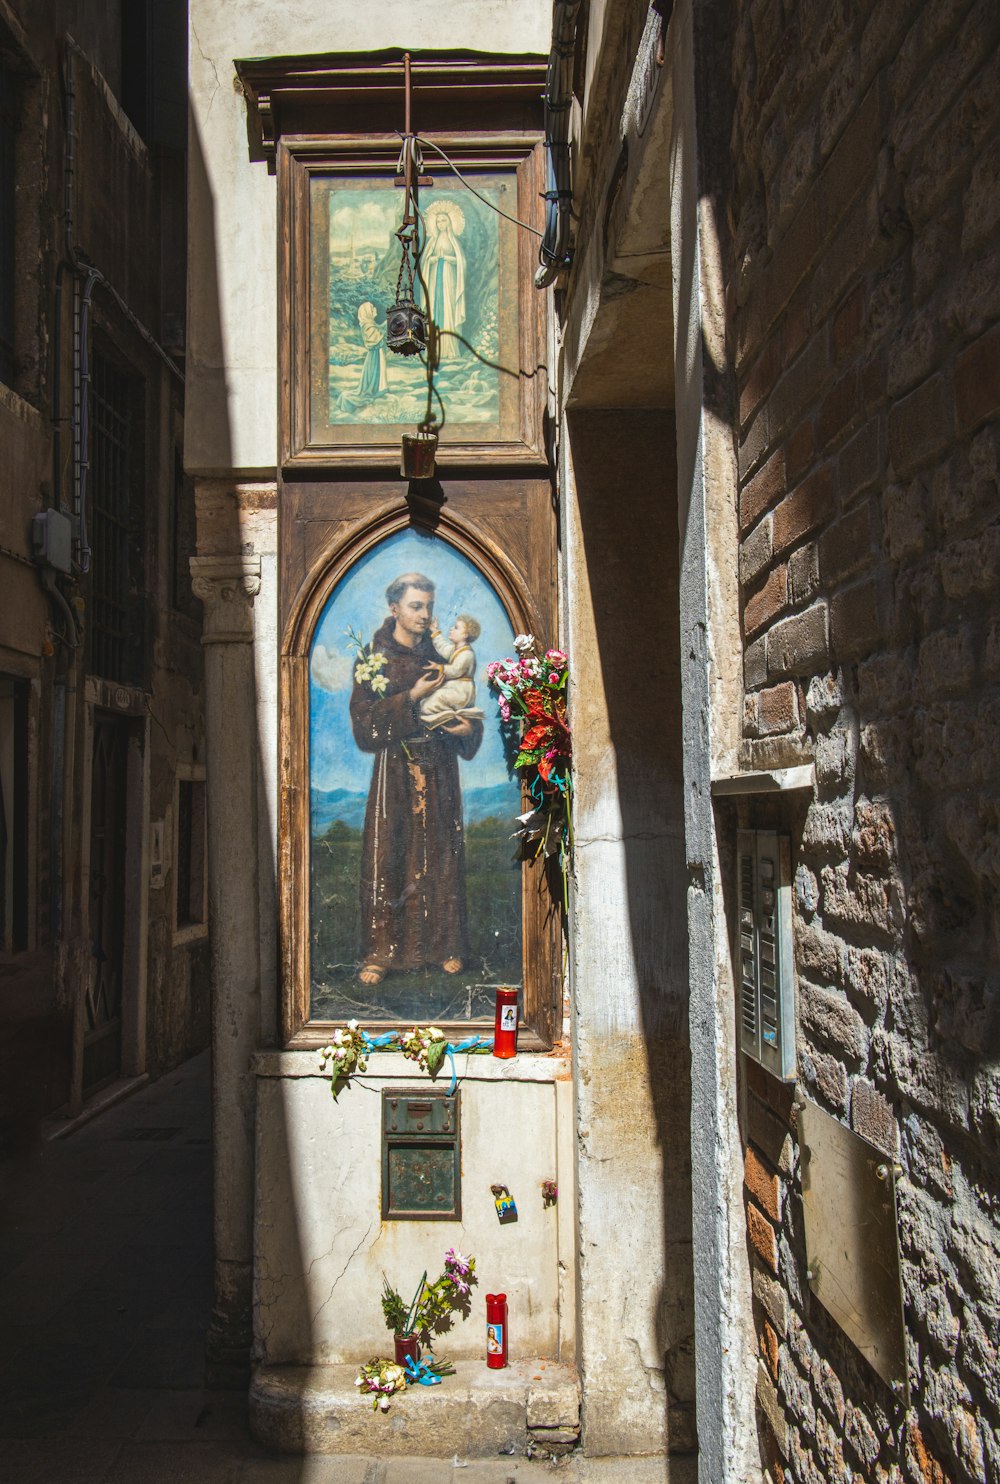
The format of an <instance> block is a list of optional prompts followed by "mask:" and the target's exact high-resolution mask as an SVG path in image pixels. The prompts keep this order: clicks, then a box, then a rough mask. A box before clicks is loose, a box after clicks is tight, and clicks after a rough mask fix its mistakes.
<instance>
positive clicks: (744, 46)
mask: <svg viewBox="0 0 1000 1484" xmlns="http://www.w3.org/2000/svg"><path fill="white" fill-rule="evenodd" d="M998 38H1000V30H998V24H997V17H996V15H995V13H992V12H991V9H990V7H983V8H980V7H977V6H975V5H972V6H967V5H958V6H954V7H947V8H928V7H925V6H920V5H884V4H883V5H874V6H863V7H861V6H835V7H832V8H829V7H828V8H822V7H814V6H809V5H785V6H767V5H755V4H749V5H744V6H741V7H740V9H739V14H738V18H737V20H736V22H735V25H734V28H733V32H732V38H731V51H730V56H731V66H730V69H729V74H730V81H731V87H732V114H731V118H732V132H731V143H730V151H731V172H732V173H731V195H730V198H729V202H728V227H729V230H730V234H731V236H730V249H729V259H728V264H727V273H726V290H727V302H728V304H729V306H730V349H731V355H732V364H733V368H734V371H735V378H736V391H737V393H738V401H737V402H736V403H735V404H734V415H733V430H734V440H735V444H736V448H737V455H738V461H739V479H738V495H737V499H738V519H739V528H740V541H739V593H740V612H741V618H742V631H743V722H742V741H741V751H740V757H741V763H742V764H743V765H744V766H749V767H759V766H762V765H763V766H773V765H782V764H784V765H787V764H790V763H796V762H799V761H803V760H810V761H814V762H815V768H816V784H815V791H814V793H813V794H812V795H811V797H809V798H808V800H805V801H803V802H802V804H801V805H799V806H797V807H796V808H795V810H794V813H793V814H792V815H790V816H786V827H787V828H789V829H790V830H791V831H792V833H793V838H794V840H795V853H796V867H795V913H796V968H797V976H798V1006H799V1031H798V1072H799V1079H800V1082H799V1086H800V1089H801V1091H802V1092H804V1093H805V1095H806V1096H808V1097H809V1098H811V1099H815V1100H816V1102H818V1103H819V1104H820V1105H821V1106H822V1107H824V1108H826V1109H827V1110H829V1112H831V1113H832V1114H833V1115H834V1116H835V1117H836V1118H838V1119H840V1120H843V1121H844V1122H848V1123H849V1124H850V1126H851V1127H852V1128H853V1129H855V1130H857V1132H858V1133H860V1134H862V1135H863V1136H864V1138H865V1139H867V1140H869V1141H870V1142H871V1143H872V1144H874V1145H875V1146H877V1147H878V1148H879V1149H882V1150H884V1151H885V1153H886V1155H887V1156H888V1157H889V1158H891V1159H893V1160H898V1161H899V1164H900V1165H901V1167H902V1179H901V1184H900V1209H899V1235H900V1248H901V1255H902V1284H903V1299H904V1311H905V1318H906V1334H907V1341H906V1349H907V1365H908V1368H909V1371H910V1378H911V1389H912V1405H911V1407H910V1408H909V1409H904V1408H903V1407H902V1406H901V1405H899V1401H898V1398H895V1397H893V1395H892V1393H891V1392H889V1391H888V1390H887V1389H886V1388H884V1387H882V1386H880V1385H879V1384H878V1383H877V1382H873V1377H872V1375H871V1373H870V1372H869V1371H868V1370H867V1368H866V1367H865V1366H864V1365H862V1364H859V1363H858V1359H857V1356H856V1352H854V1351H853V1347H852V1346H851V1345H850V1344H848V1343H846V1342H845V1341H844V1339H843V1337H842V1335H841V1334H840V1333H839V1332H838V1330H837V1328H836V1327H835V1326H834V1325H833V1324H831V1322H830V1320H829V1317H828V1316H827V1315H826V1314H825V1312H824V1311H823V1309H822V1307H821V1306H820V1305H819V1304H817V1303H816V1301H815V1300H814V1299H812V1298H811V1296H810V1295H809V1293H808V1289H807V1286H806V1283H805V1267H806V1264H805V1256H804V1246H803V1235H802V1222H801V1206H800V1197H801V1188H800V1187H801V1161H800V1160H799V1159H798V1158H797V1156H796V1152H795V1150H796V1146H795V1135H794V1122H795V1119H794V1112H792V1110H791V1102H790V1099H789V1098H788V1097H787V1095H785V1094H784V1091H783V1090H779V1089H778V1087H777V1086H776V1085H775V1084H774V1083H773V1082H772V1081H771V1079H769V1078H768V1077H767V1076H766V1075H763V1074H758V1072H757V1070H756V1069H753V1068H748V1071H750V1073H751V1075H750V1076H749V1077H748V1086H747V1124H746V1139H747V1153H746V1191H747V1220H748V1232H749V1240H750V1248H751V1260H752V1264H753V1283H754V1294H755V1318H756V1323H757V1330H758V1338H759V1341H760V1346H761V1355H762V1364H761V1371H760V1379H759V1382H758V1397H759V1400H760V1402H761V1404H762V1406H763V1410H764V1412H765V1414H766V1417H767V1419H768V1420H767V1422H766V1423H765V1424H764V1433H765V1436H766V1438H767V1440H768V1446H769V1447H772V1448H773V1449H774V1450H775V1462H774V1465H773V1467H774V1473H775V1475H776V1477H791V1478H795V1479H806V1480H815V1481H819V1480H832V1479H848V1478H859V1477H860V1478H865V1479H895V1478H905V1479H907V1480H923V1479H945V1478H947V1479H950V1480H962V1481H966V1480H968V1481H972V1480H979V1479H986V1478H993V1477H997V1476H998V1473H1000V1433H998V1425H1000V1411H998V1405H1000V1393H998V1380H1000V1376H998V1368H997V1350H996V1345H997V1337H998V1329H997V1325H998V1317H1000V1311H998V1308H997V1291H996V1271H997V1266H996V1265H997V1256H998V1252H1000V1248H998V1242H1000V1234H998V1227H997V1192H998V1186H997V1174H998V1166H997V1155H998V1146H997V1108H998V1104H997V1086H998V1084H997V1061H996V1058H997V1052H998V1046H1000V1042H998V1024H1000V1022H998V1003H1000V1002H998V999H997V993H998V989H997V982H996V938H997V915H996V913H997V901H996V886H997V880H996V863H995V845H996V810H995V790H996V784H997V777H998V753H997V747H996V741H995V737H994V734H993V730H992V726H991V720H990V718H991V712H992V708H993V707H994V706H995V690H994V688H995V685H996V658H995V648H996V625H997V607H996V605H997V575H998V568H997V559H996V553H997V551H998V549H1000V547H998V542H1000V527H998V524H997V516H998V508H1000V507H998V487H997V446H998V444H997V439H998V433H1000V429H998V422H997V414H998V411H1000V380H998V367H1000V334H998V330H997V318H998V310H1000V300H998V293H997V265H998V251H1000V237H998V225H1000V218H998V210H1000V193H998V189H997V179H996V152H997V130H998V127H1000V109H998V105H997V87H996V84H997V57H998V53H997V42H998ZM790 1125H791V1128H790Z"/></svg>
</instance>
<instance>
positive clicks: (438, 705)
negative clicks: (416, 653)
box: [420, 613, 483, 731]
mask: <svg viewBox="0 0 1000 1484" xmlns="http://www.w3.org/2000/svg"><path fill="white" fill-rule="evenodd" d="M481 632H482V629H481V627H480V625H479V623H478V621H477V620H476V619H474V618H471V617H470V616H469V614H468V613H460V614H459V615H458V617H457V618H456V620H455V622H454V623H453V624H452V626H451V628H450V629H449V630H448V637H447V639H446V638H445V636H444V635H443V634H442V632H441V630H440V629H439V628H438V627H437V623H436V622H435V623H434V626H433V627H432V629H431V643H432V644H433V646H434V648H435V650H436V651H437V653H438V654H439V655H440V656H441V658H442V660H443V661H444V664H442V665H439V666H435V667H434V668H436V669H439V670H440V671H441V679H440V683H439V684H438V686H437V687H436V689H435V690H432V691H431V693H430V695H429V696H424V698H423V700H422V701H421V702H420V720H421V721H422V722H423V724H424V726H425V727H427V729H428V730H429V731H433V730H434V729H435V727H440V726H444V724H445V723H446V722H450V721H456V720H459V719H461V718H462V717H468V718H469V720H470V721H481V720H482V717H483V713H482V711H481V710H479V708H478V707H477V706H476V704H475V701H476V682H475V678H474V677H475V674H476V652H475V650H474V649H473V648H472V644H473V641H474V640H476V639H478V638H479V635H480V634H481Z"/></svg>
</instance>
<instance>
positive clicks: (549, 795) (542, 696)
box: [486, 634, 573, 884]
mask: <svg viewBox="0 0 1000 1484" xmlns="http://www.w3.org/2000/svg"><path fill="white" fill-rule="evenodd" d="M514 648H515V650H516V651H517V657H516V659H502V660H493V661H492V662H491V663H490V664H489V665H487V667H486V674H487V676H488V678H489V682H490V684H491V685H492V686H493V687H494V689H495V690H497V691H498V692H499V697H498V701H497V704H498V706H499V708H500V715H501V717H502V718H503V720H504V722H505V723H511V722H512V723H514V724H516V725H517V727H518V750H517V756H516V757H515V759H514V767H515V768H520V769H521V770H522V771H523V772H524V774H525V777H526V779H527V782H528V791H529V793H530V794H531V799H532V808H531V809H529V810H528V812H527V813H526V814H521V815H519V816H518V822H519V824H520V826H521V828H520V829H519V830H518V834H519V836H520V837H521V839H522V840H523V841H524V842H525V843H526V844H531V845H532V846H533V847H534V854H535V855H545V856H550V855H558V856H559V858H560V863H561V865H562V868H563V880H564V884H565V875H566V857H567V855H568V852H569V847H570V844H571V843H572V820H571V816H570V796H571V794H572V790H573V782H572V778H571V776H570V767H571V765H572V760H573V743H572V739H571V736H570V729H569V722H568V721H567V719H566V683H567V680H568V679H569V664H568V661H567V658H566V655H565V654H564V653H563V651H562V650H561V649H547V650H546V651H545V653H544V655H539V654H538V653H537V652H536V644H535V639H534V636H533V635H532V634H518V636H517V638H516V639H515V640H514Z"/></svg>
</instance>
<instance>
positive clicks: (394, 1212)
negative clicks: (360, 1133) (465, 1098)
mask: <svg viewBox="0 0 1000 1484" xmlns="http://www.w3.org/2000/svg"><path fill="white" fill-rule="evenodd" d="M460 1096H461V1094H460V1093H458V1092H455V1093H454V1094H452V1095H449V1094H448V1093H446V1092H445V1091H444V1090H443V1089H439V1088H436V1087H435V1088H413V1087H401V1088H383V1091H382V1219H383V1221H459V1220H461V1216H462V1141H461V1109H460V1105H459V1097H460Z"/></svg>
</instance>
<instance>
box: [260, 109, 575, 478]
mask: <svg viewBox="0 0 1000 1484" xmlns="http://www.w3.org/2000/svg"><path fill="white" fill-rule="evenodd" d="M434 146H436V147H437V148H438V149H440V150H441V151H443V155H439V154H437V153H436V152H435V148H434ZM399 147H400V146H399V137H398V136H395V135H393V136H381V137H373V138H368V139H358V138H356V137H351V138H337V137H331V136H324V137H323V138H321V139H318V138H301V137H291V138H287V139H284V140H282V143H281V146H280V148H279V150H278V178H279V200H280V202H281V210H282V213H283V221H284V227H285V230H284V231H283V232H282V244H283V248H282V263H281V272H282V278H283V283H282V292H281V294H280V302H281V304H282V305H283V323H282V325H281V360H282V371H281V388H282V398H281V400H282V462H283V466H284V468H285V469H286V470H288V471H290V472H294V471H295V470H296V469H305V468H313V469H315V468H324V467H330V466H338V465H340V466H348V467H361V466H364V467H366V468H372V467H373V466H374V467H386V466H389V465H396V466H398V464H399V458H400V445H401V440H402V438H403V436H404V435H406V434H414V433H416V432H417V430H418V429H421V428H425V427H427V426H430V427H432V428H433V430H434V432H435V433H436V435H437V438H438V463H439V464H441V465H442V466H443V467H447V466H449V465H451V466H452V467H454V466H457V465H471V466H475V465H478V464H490V465H491V466H494V467H495V466H496V465H497V464H498V463H501V464H510V465H515V466H516V465H535V466H538V465H543V464H544V463H545V458H546V452H545V448H544V443H543V413H544V406H545V396H546V390H547V385H546V371H545V365H544V362H545V355H544V337H543V326H544V296H543V295H542V294H540V293H539V292H538V290H537V289H536V288H535V287H534V281H533V279H534V270H535V267H536V266H537V244H538V236H537V235H536V234H537V231H538V229H539V228H540V220H539V217H540V197H541V192H542V190H543V188H544V187H543V181H542V176H541V170H542V159H541V156H542V150H541V146H540V144H539V143H538V142H537V136H535V135H524V134H516V135H508V136H478V135H454V136H452V135H442V136H431V137H430V138H429V139H428V140H427V141H425V143H424V146H423V161H424V163H423V168H422V172H421V174H420V176H419V182H418V185H417V188H416V192H415V197H414V201H415V233H414V238H413V249H414V250H413V253H412V254H411V255H409V256H407V258H406V259H405V260H404V253H403V247H402V245H401V242H400V240H399V238H398V237H397V235H396V234H397V232H398V231H399V229H400V227H401V225H402V222H403V216H404V204H405V199H406V193H405V191H404V189H403V188H402V184H401V180H400V177H398V176H397V174H396V169H397V164H398V155H399ZM444 156H447V161H449V162H450V163H447V162H446V160H445V158H444ZM452 167H454V168H452ZM531 229H534V232H533V231H532V230H531ZM411 285H412V287H411ZM411 298H412V302H413V303H414V304H415V305H416V307H417V309H418V310H420V312H421V313H422V314H423V315H424V317H425V319H426V322H427V326H428V335H427V345H426V347H423V348H421V350H420V351H419V353H417V354H412V355H409V354H407V355H404V354H398V353H395V352H394V351H393V349H392V348H391V346H390V344H389V321H388V312H389V310H390V309H391V307H392V306H393V305H394V304H395V303H396V302H397V301H399V300H400V299H411Z"/></svg>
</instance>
